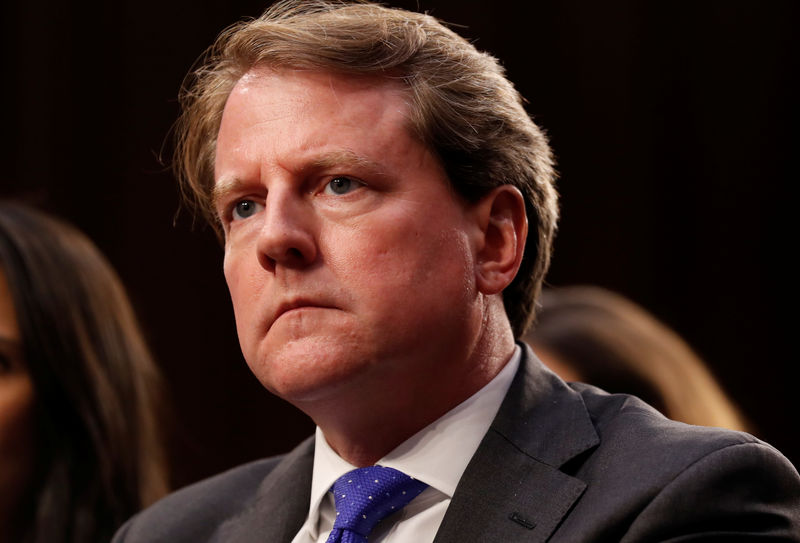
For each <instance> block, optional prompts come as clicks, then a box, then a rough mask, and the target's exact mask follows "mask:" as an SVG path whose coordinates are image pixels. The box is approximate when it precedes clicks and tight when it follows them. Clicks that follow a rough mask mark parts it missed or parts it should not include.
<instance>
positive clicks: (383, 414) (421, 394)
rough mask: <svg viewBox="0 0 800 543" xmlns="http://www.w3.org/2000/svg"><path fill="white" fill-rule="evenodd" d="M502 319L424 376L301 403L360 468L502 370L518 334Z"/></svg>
mask: <svg viewBox="0 0 800 543" xmlns="http://www.w3.org/2000/svg"><path fill="white" fill-rule="evenodd" d="M502 317H503V320H502V322H503V323H505V325H506V326H505V327H504V328H505V329H500V330H497V329H493V328H492V327H489V326H485V327H483V328H482V332H481V334H480V335H479V336H478V337H477V338H476V340H475V341H474V342H473V343H472V344H470V345H466V346H465V345H459V346H447V348H444V349H442V352H440V353H438V356H439V358H438V359H436V358H435V357H434V359H431V360H430V361H429V362H428V363H427V364H425V365H424V367H426V368H428V371H426V372H425V374H424V375H399V376H398V375H392V374H389V373H387V374H383V375H379V376H378V377H377V378H374V376H373V379H372V380H371V381H370V382H369V383H364V382H359V383H354V385H353V387H352V388H353V390H352V391H351V392H350V393H349V394H342V395H338V396H337V398H333V399H331V400H328V401H324V402H316V403H315V404H314V405H307V406H301V405H298V407H300V408H301V409H303V410H304V411H305V412H306V413H307V414H308V415H310V416H311V418H312V419H314V422H315V423H316V424H317V425H318V426H319V427H320V429H321V430H322V432H323V434H324V435H325V439H326V440H327V442H328V444H329V445H330V446H331V448H332V449H333V450H334V451H336V453H337V454H338V455H339V456H340V457H342V458H343V459H344V460H346V461H347V462H349V463H350V464H352V465H354V466H357V467H363V466H369V465H373V464H375V463H376V462H377V461H378V460H380V459H381V458H383V457H384V456H386V455H387V454H388V453H389V452H391V451H392V450H393V449H395V448H396V447H397V446H399V445H400V444H401V443H403V442H404V441H405V440H407V439H408V438H410V437H411V436H413V435H414V434H416V433H417V432H419V431H420V430H422V429H423V428H425V427H426V426H428V425H429V424H431V423H432V422H434V421H435V420H437V419H438V418H440V417H441V416H442V415H444V414H445V413H447V412H448V411H450V410H451V409H453V408H454V407H456V406H457V405H458V404H460V403H461V402H463V401H464V400H466V399H467V398H469V397H470V396H472V395H473V394H475V393H476V392H477V391H479V390H480V389H481V388H483V387H484V386H485V385H486V384H488V383H489V382H490V381H491V380H492V379H494V377H495V376H496V375H497V374H498V373H499V372H500V370H502V369H503V367H504V366H505V364H506V363H507V362H508V361H509V359H510V358H511V356H512V354H513V352H514V337H513V333H512V332H511V328H510V326H508V321H507V319H506V318H505V313H504V312H503V314H502ZM486 322H487V321H485V322H484V324H486ZM386 366H387V367H398V365H397V364H387V365H386ZM415 366H416V367H420V365H419V364H415ZM400 367H402V365H400ZM417 373H419V372H417ZM338 398H346V400H344V401H342V400H339V399H338Z"/></svg>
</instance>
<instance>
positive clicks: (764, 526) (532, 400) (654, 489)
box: [114, 347, 800, 543]
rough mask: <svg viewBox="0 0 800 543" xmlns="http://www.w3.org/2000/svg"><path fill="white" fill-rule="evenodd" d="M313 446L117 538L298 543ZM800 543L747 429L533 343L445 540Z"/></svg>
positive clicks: (793, 509)
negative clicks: (627, 388)
mask: <svg viewBox="0 0 800 543" xmlns="http://www.w3.org/2000/svg"><path fill="white" fill-rule="evenodd" d="M313 456H314V447H313V439H308V440H306V441H304V442H303V443H301V444H300V445H299V446H298V447H297V448H296V449H294V450H293V451H292V452H291V453H289V454H288V455H286V456H283V457H279V458H271V459H267V460H262V461H258V462H254V463H250V464H247V465H244V466H241V467H238V468H235V469H232V470H230V471H228V472H226V473H223V474H221V475H217V476H216V477H213V478H211V479H208V480H205V481H201V482H200V483H197V484H194V485H192V486H189V487H187V488H184V489H183V490H180V491H178V492H176V493H174V494H172V495H170V496H168V497H166V498H164V499H163V500H161V501H160V502H158V503H157V504H155V505H154V506H152V507H150V508H149V509H147V510H145V511H144V512H142V513H140V514H138V515H137V516H135V517H134V518H133V519H131V520H130V521H129V522H128V523H127V524H126V525H125V526H123V527H122V528H121V529H120V531H119V532H118V533H117V535H116V536H115V538H114V542H115V543H122V542H127V543H139V542H142V543H144V542H147V543H161V542H163V543H181V542H186V543H201V542H212V541H213V542H226V543H256V542H260V543H273V542H274V543H289V542H290V541H291V540H292V538H293V537H294V535H295V534H296V533H297V531H298V530H299V529H300V526H301V525H302V524H303V522H304V521H305V517H306V515H307V512H308V506H309V500H310V489H311V472H312V463H313ZM760 538H763V539H765V540H766V539H768V540H769V541H800V477H798V474H797V471H796V470H795V469H794V467H793V466H792V465H791V464H790V463H789V462H788V460H786V459H785V458H784V457H783V456H782V455H781V454H780V453H779V452H778V451H776V450H775V449H774V448H772V447H771V446H769V445H767V444H765V443H763V442H761V441H759V440H757V439H756V438H754V437H752V436H750V435H747V434H742V433H737V432H730V431H725V430H719V429H712V428H701V427H695V426H688V425H684V424H680V423H677V422H673V421H670V420H667V419H665V418H664V417H662V416H661V415H660V414H659V413H658V412H656V411H655V410H653V409H652V408H650V407H649V406H647V405H646V404H644V403H642V402H641V401H639V400H638V399H636V398H634V397H631V396H626V395H609V394H606V393H605V392H602V391H600V390H598V389H596V388H594V387H591V386H588V385H583V384H569V385H568V384H565V383H564V382H563V381H561V380H560V379H558V378H557V377H556V376H555V375H553V374H552V373H551V372H549V371H548V370H546V369H545V368H544V367H543V366H542V364H541V363H540V362H539V361H538V360H537V359H536V357H535V356H534V355H533V353H532V352H531V351H530V349H528V348H527V347H524V349H523V357H522V363H521V365H520V370H519V372H518V374H517V375H516V377H515V379H514V382H513V384H512V385H511V388H510V390H509V392H508V394H507V396H506V398H505V400H504V402H503V404H502V407H501V408H500V411H499V412H498V414H497V417H496V419H495V420H494V422H493V423H492V426H491V428H490V429H489V431H488V432H487V434H486V436H485V437H484V439H483V441H482V442H481V445H480V447H479V448H478V450H477V452H476V453H475V456H474V457H473V458H472V460H471V461H470V463H469V466H468V467H467V469H466V472H465V473H464V476H463V477H462V479H461V481H460V483H459V484H458V487H457V489H456V492H455V495H454V496H453V499H452V501H451V503H450V507H449V508H448V510H447V513H446V515H445V517H444V520H443V522H442V525H441V527H440V529H439V532H438V533H437V535H436V539H435V540H434V541H435V543H464V542H481V543H485V542H498V543H513V542H526V543H528V542H534V541H558V542H569V543H575V542H581V541H613V542H617V541H620V542H633V541H637V542H638V541H641V542H644V541H695V540H704V541H710V540H714V541H728V540H729V539H732V540H736V541H751V540H760Z"/></svg>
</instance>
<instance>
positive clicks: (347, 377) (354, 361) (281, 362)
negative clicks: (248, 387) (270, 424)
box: [246, 337, 371, 404]
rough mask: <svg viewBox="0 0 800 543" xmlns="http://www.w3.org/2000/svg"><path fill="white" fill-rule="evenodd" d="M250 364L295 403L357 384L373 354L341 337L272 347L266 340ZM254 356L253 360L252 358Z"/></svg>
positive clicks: (267, 384) (264, 380)
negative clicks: (365, 354)
mask: <svg viewBox="0 0 800 543" xmlns="http://www.w3.org/2000/svg"><path fill="white" fill-rule="evenodd" d="M246 358H247V363H248V366H250V370H251V371H252V372H253V374H254V375H255V376H256V377H257V378H258V380H259V381H260V382H261V384H262V385H263V386H264V387H265V388H266V389H267V390H269V391H270V392H272V393H273V394H275V395H276V396H278V397H280V398H283V399H284V400H286V401H288V402H290V403H293V404H296V403H305V402H311V401H320V400H324V399H325V398H327V397H330V396H331V395H332V394H337V393H340V392H341V391H342V390H343V389H346V388H348V387H349V386H352V385H354V384H355V383H356V382H357V381H359V380H360V379H361V378H362V377H363V376H364V374H365V372H366V370H367V368H368V367H369V366H370V365H371V362H370V359H371V357H367V356H364V355H363V354H361V353H359V351H358V350H357V349H353V348H348V346H346V345H342V344H341V338H339V341H335V342H332V341H326V340H325V339H324V338H319V337H314V338H311V337H309V338H303V339H299V340H294V341H290V342H288V343H283V344H281V345H280V346H277V347H272V346H271V345H269V343H267V342H265V343H264V344H263V345H262V346H261V347H260V349H259V350H258V352H257V354H256V355H255V356H254V357H252V358H251V357H246ZM251 360H252V362H251Z"/></svg>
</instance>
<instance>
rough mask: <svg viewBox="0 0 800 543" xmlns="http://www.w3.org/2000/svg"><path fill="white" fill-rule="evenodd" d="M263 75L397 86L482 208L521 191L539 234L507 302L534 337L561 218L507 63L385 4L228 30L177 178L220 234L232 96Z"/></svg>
mask: <svg viewBox="0 0 800 543" xmlns="http://www.w3.org/2000/svg"><path fill="white" fill-rule="evenodd" d="M254 67H266V68H270V69H287V68H288V69H301V70H302V69H310V70H323V71H330V72H333V73H339V74H345V75H349V76H355V77H358V76H361V77H364V76H366V77H379V78H383V79H385V80H389V81H392V82H395V83H396V84H397V85H398V86H399V87H400V88H401V89H402V90H403V92H404V93H405V95H406V97H407V100H408V104H409V119H408V123H409V129H410V130H411V133H412V134H413V135H415V136H416V137H417V138H419V140H420V141H421V142H422V143H424V144H425V145H426V146H427V147H429V148H430V149H431V150H432V151H433V152H434V153H435V154H436V155H437V156H438V158H439V160H440V161H441V164H442V166H443V167H444V170H445V171H446V172H447V176H448V178H449V179H450V181H451V183H452V186H453V188H454V189H455V191H456V192H457V193H458V194H460V195H461V196H462V197H464V198H466V199H468V200H471V201H475V200H477V199H479V198H480V197H482V196H484V195H485V194H487V193H488V192H489V191H490V190H491V189H493V188H495V187H498V186H501V185H512V186H514V187H516V188H518V189H519V191H520V192H521V193H522V195H523V197H524V199H525V208H526V213H527V216H528V221H529V224H530V227H529V228H530V230H529V234H528V237H527V239H526V243H525V255H524V256H523V259H522V264H521V265H520V271H519V273H518V274H517V276H516V278H515V279H514V280H513V282H512V283H511V285H509V287H508V288H506V289H505V291H504V292H503V302H504V305H505V309H506V313H507V314H508V317H509V320H510V321H511V325H512V328H513V330H514V334H515V336H516V337H520V336H521V335H522V333H523V332H524V331H525V329H526V328H527V327H528V325H529V323H530V321H531V319H532V317H533V312H534V303H535V300H536V297H537V296H538V294H539V292H540V290H541V283H542V279H543V278H544V275H545V273H546V272H547V268H548V266H549V263H550V253H551V245H552V240H553V236H554V234H555V229H556V221H557V218H558V209H557V197H556V192H555V189H554V186H553V183H554V179H555V172H554V169H553V159H552V154H551V151H550V148H549V146H548V143H547V139H546V137H545V135H544V133H543V132H542V131H541V130H540V128H539V127H538V126H536V124H534V122H533V121H532V120H531V118H530V116H529V115H528V114H527V113H526V112H525V109H524V107H523V103H522V98H521V97H520V95H519V93H518V92H517V91H516V89H515V88H514V87H513V85H512V84H511V82H510V81H508V79H507V78H506V77H505V76H504V70H503V68H502V66H501V65H500V63H499V62H498V61H497V59H495V58H494V57H492V56H491V55H489V54H488V53H483V52H480V51H478V50H476V49H475V48H474V47H473V46H472V45H471V44H470V43H469V42H468V41H467V40H465V39H464V38H462V37H461V36H459V35H458V34H456V33H455V32H453V31H451V30H449V29H447V28H445V27H443V26H442V25H441V24H440V23H439V21H437V20H436V19H435V18H434V17H432V16H429V15H426V14H423V13H415V12H407V11H400V10H396V9H392V8H387V7H384V6H381V5H376V4H367V3H358V2H356V3H348V2H339V1H330V0H283V1H279V2H276V3H274V4H273V5H272V6H270V7H269V8H268V9H267V10H266V11H265V12H264V13H263V14H262V15H261V16H260V17H258V18H256V19H247V20H245V21H242V22H239V23H237V24H234V25H233V26H231V27H229V28H228V29H227V30H225V31H224V32H222V33H221V34H220V36H219V37H218V39H217V40H216V42H215V43H214V45H212V47H211V48H210V49H209V50H208V52H207V53H206V55H205V57H204V59H202V61H201V63H200V66H199V67H197V68H195V70H194V71H193V72H192V73H190V74H189V76H188V77H187V80H186V82H185V83H184V88H183V91H182V93H181V104H182V106H183V113H182V115H181V117H180V120H179V122H178V124H177V136H178V144H177V151H176V160H175V170H176V173H177V174H178V176H179V177H180V178H181V180H182V181H183V188H184V194H186V196H187V197H188V199H189V201H190V202H191V203H194V204H197V206H198V208H199V209H200V210H201V211H202V212H203V213H204V214H205V216H206V217H207V218H208V219H209V220H210V222H211V223H212V224H214V225H217V221H218V220H217V218H216V210H215V209H214V205H213V204H214V192H213V188H214V159H215V148H216V139H217V133H218V132H219V127H220V122H221V120H222V112H223V109H224V107H225V103H226V101H227V98H228V96H229V94H230V92H231V90H232V89H233V87H234V86H235V85H236V83H237V82H238V81H239V79H241V77H242V76H244V75H245V73H247V72H248V71H249V70H251V69H252V68H254Z"/></svg>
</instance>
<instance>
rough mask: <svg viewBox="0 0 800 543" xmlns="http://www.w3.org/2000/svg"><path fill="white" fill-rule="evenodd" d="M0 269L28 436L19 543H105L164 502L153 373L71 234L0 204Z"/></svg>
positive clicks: (126, 306) (89, 249)
mask: <svg viewBox="0 0 800 543" xmlns="http://www.w3.org/2000/svg"><path fill="white" fill-rule="evenodd" d="M0 269H2V271H3V272H4V274H5V276H6V279H7V282H8V284H9V289H10V291H11V296H12V300H13V305H14V308H15V312H16V314H17V320H18V322H19V328H20V336H21V342H22V357H23V360H24V363H25V365H26V366H27V369H28V372H29V374H30V377H31V380H32V382H33V388H34V398H35V400H34V402H35V403H34V413H35V414H34V418H35V421H36V425H37V429H36V430H37V435H36V443H37V451H36V455H37V458H36V476H35V480H36V482H35V488H33V489H31V492H30V495H29V497H28V500H29V501H28V504H27V505H28V506H27V514H26V516H25V518H20V519H19V522H20V523H22V524H23V529H22V533H23V534H24V535H23V537H22V538H21V539H20V541H24V542H25V543H60V542H64V543H67V542H69V543H97V542H101V541H106V540H108V539H110V538H111V536H112V534H113V532H114V530H115V529H116V528H117V527H118V526H119V525H120V524H121V523H122V522H123V521H124V520H125V519H127V518H128V517H129V516H130V515H132V514H133V513H135V512H136V511H137V510H139V509H140V508H142V507H143V506H145V505H148V504H150V503H152V502H153V501H155V500H156V499H157V498H159V497H161V496H162V495H164V494H165V493H166V491H167V487H168V485H167V470H166V462H165V455H164V451H163V450H162V445H161V441H160V438H159V431H158V421H157V414H156V408H157V403H156V402H157V401H158V399H159V397H158V391H159V388H160V377H159V373H158V371H157V369H156V366H155V364H154V362H153V359H152V357H151V355H150V352H149V350H148V347H147V345H146V344H145V341H144V339H143V337H142V334H141V332H140V330H139V326H138V324H137V321H136V318H135V316H134V313H133V310H132V308H131V305H130V303H129V301H128V298H127V295H126V293H125V291H124V289H123V286H122V284H121V282H120V280H119V279H118V277H117V275H116V273H115V272H114V270H113V269H112V268H111V266H110V265H109V264H108V262H107V261H106V259H105V258H104V257H103V256H102V255H101V254H100V252H99V251H98V250H97V248H96V247H95V246H94V245H93V244H92V243H91V242H90V241H89V239H88V238H86V237H85V236H84V235H83V234H81V233H80V232H78V231H77V230H76V229H74V228H72V227H71V226H69V225H67V224H65V223H62V222H61V221H58V220H55V219H53V218H50V217H48V216H45V215H44V214H42V213H40V212H37V211H34V210H32V209H30V208H26V207H23V206H21V205H18V204H14V203H8V202H0ZM0 469H3V466H0Z"/></svg>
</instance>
